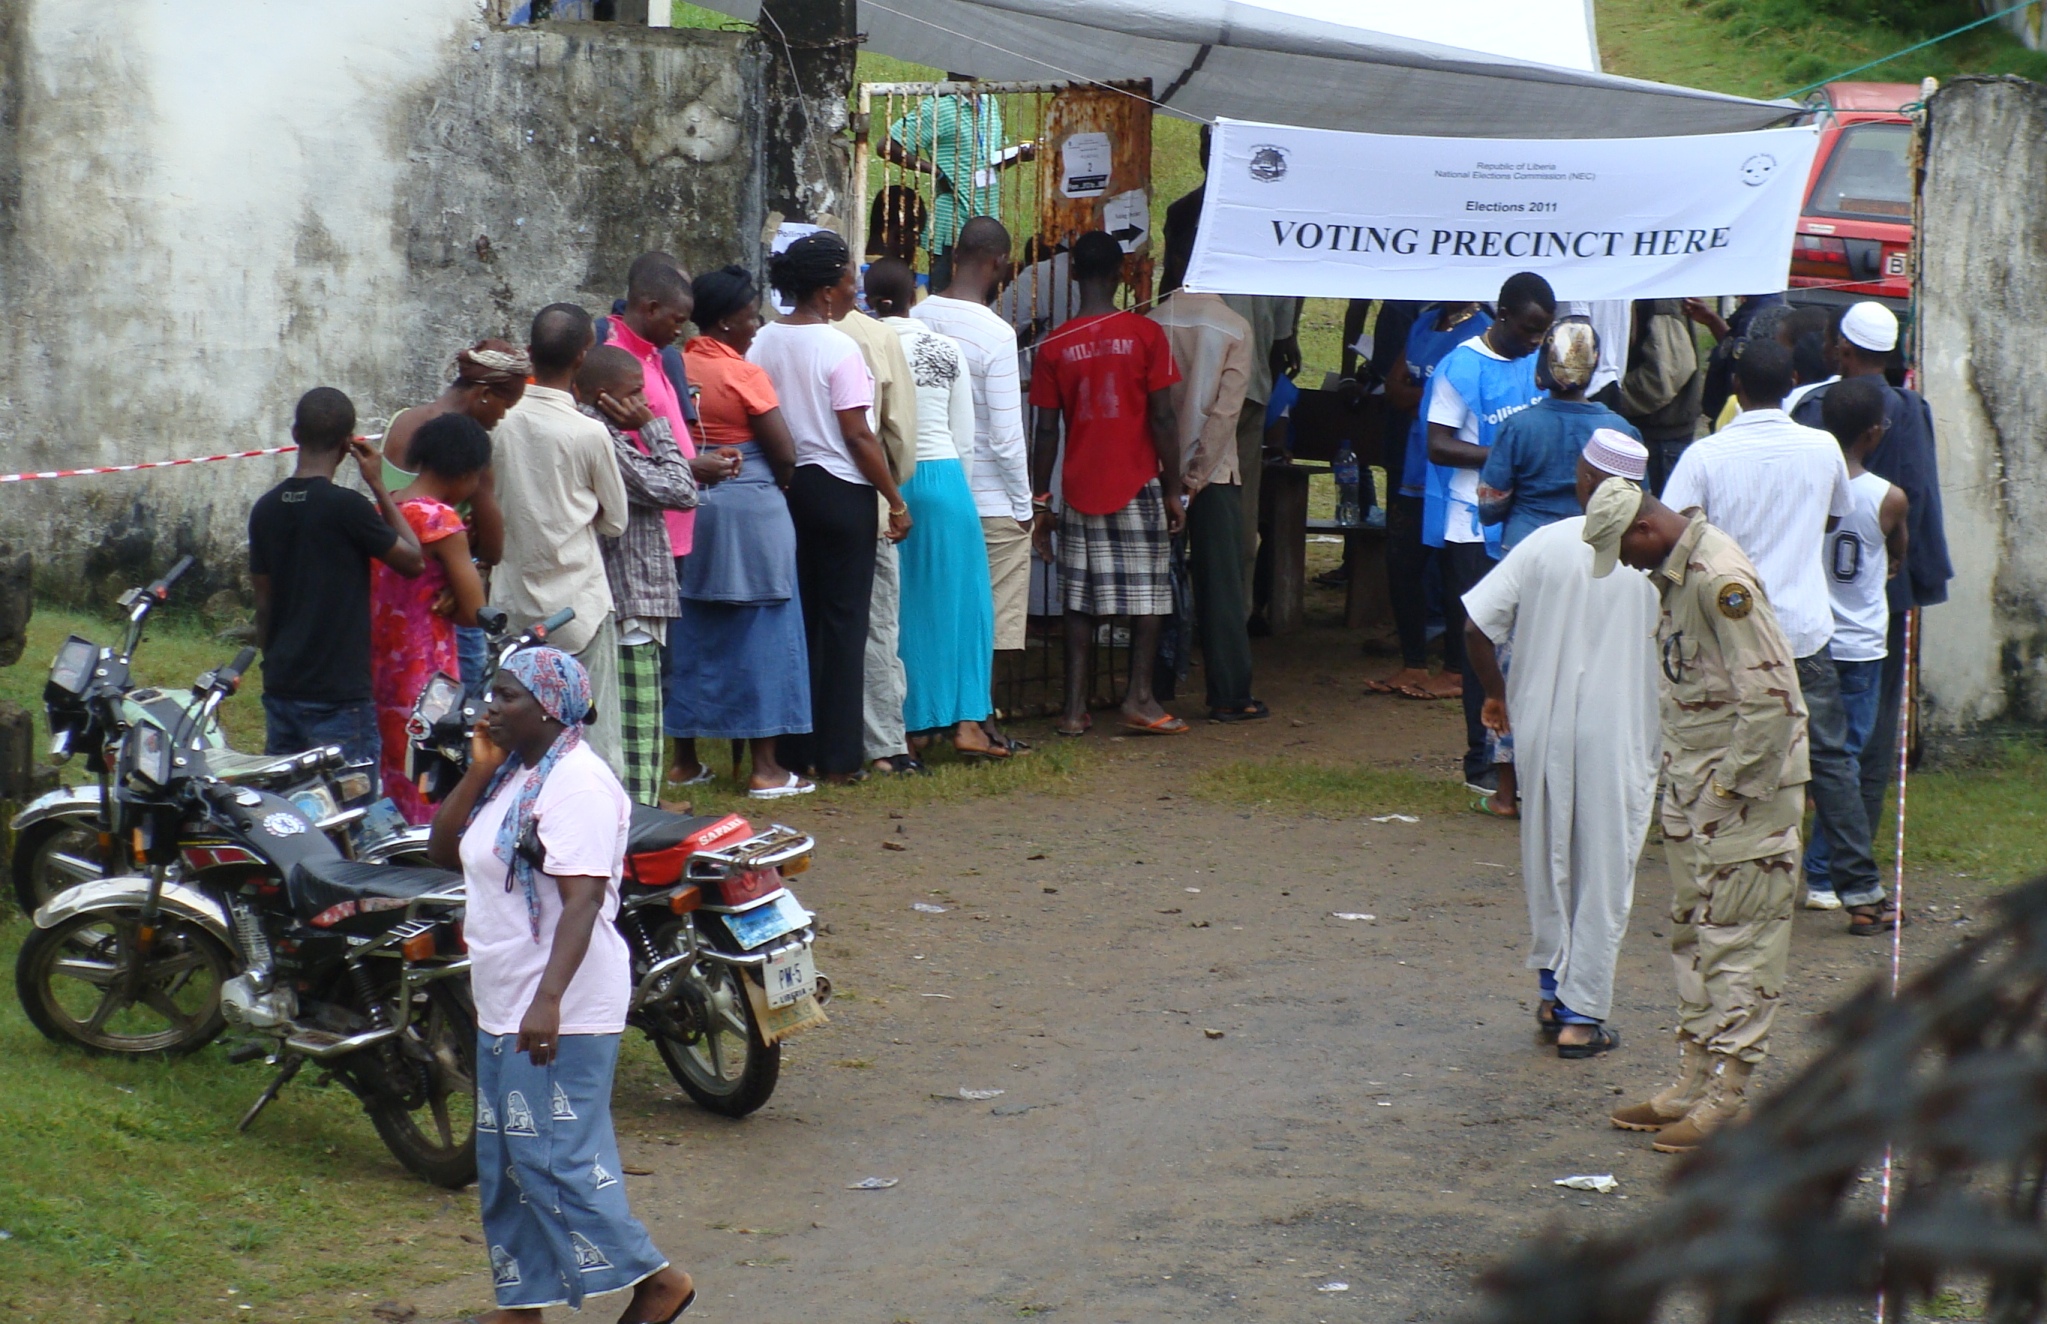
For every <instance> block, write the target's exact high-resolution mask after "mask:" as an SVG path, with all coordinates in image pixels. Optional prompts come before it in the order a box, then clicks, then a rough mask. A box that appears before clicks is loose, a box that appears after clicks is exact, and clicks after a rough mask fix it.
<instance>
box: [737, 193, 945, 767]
mask: <svg viewBox="0 0 2047 1324" xmlns="http://www.w3.org/2000/svg"><path fill="white" fill-rule="evenodd" d="M768 275H769V278H770V279H771V280H772V281H773V283H774V286H775V288H776V289H777V290H779V291H781V293H782V295H783V296H784V297H785V298H787V299H788V300H790V302H792V303H793V304H795V306H796V311H795V312H794V313H792V314H791V315H790V316H788V317H786V318H783V319H782V320H781V321H779V322H773V323H770V324H769V325H767V326H765V327H762V328H761V330H760V333H759V334H758V335H757V336H755V337H754V342H753V347H752V348H751V349H750V350H748V351H747V356H746V357H747V358H748V359H749V360H750V361H751V362H753V363H756V364H759V365H760V366H761V367H762V368H764V369H766V370H767V374H768V377H769V379H770V380H771V381H772V382H773V383H774V386H775V393H776V395H777V396H778V397H780V399H781V402H782V417H783V419H784V421H786V422H787V424H788V427H789V434H790V437H791V439H792V440H793V441H794V442H795V452H796V472H795V474H794V476H793V477H791V478H790V480H789V514H790V516H791V517H792V518H793V519H794V520H795V523H796V580H797V584H798V586H799V589H800V591H801V594H802V598H803V625H804V633H805V636H806V638H807V640H808V642H809V646H810V710H811V734H810V736H809V737H808V738H804V737H796V738H793V739H785V740H784V741H783V742H782V744H783V755H782V761H783V762H784V763H787V764H789V765H790V766H792V767H798V768H802V767H814V768H815V769H816V770H817V772H818V773H819V774H820V775H822V776H825V777H828V778H830V779H831V780H833V781H841V782H843V781H857V780H859V779H860V778H862V777H864V776H865V773H863V772H862V771H861V763H862V755H863V748H862V729H861V710H862V705H863V702H864V698H865V690H864V687H863V684H862V678H863V668H864V663H865V657H866V652H867V623H868V622H867V613H868V604H869V603H870V601H871V600H872V598H873V594H874V542H875V538H874V534H875V493H876V491H879V492H880V493H881V496H882V498H883V499H884V500H885V501H886V502H887V503H888V536H889V537H890V538H892V539H894V540H896V541H898V542H900V541H901V540H902V539H903V538H904V537H906V536H908V534H909V532H910V508H909V507H908V506H906V505H904V504H903V498H902V494H901V493H900V492H898V491H897V490H896V483H895V479H894V478H893V477H892V476H891V475H890V474H889V469H888V461H887V459H886V458H885V457H884V456H883V454H882V450H881V443H880V442H879V441H877V440H876V439H875V436H874V427H873V420H872V418H871V417H870V412H871V409H872V406H873V404H874V378H873V377H872V376H871V375H870V374H869V373H868V371H867V362H866V360H865V359H863V358H862V357H861V355H860V347H859V346H858V345H856V344H855V343H854V342H853V339H852V337H850V336H848V335H847V334H846V333H845V332H843V331H839V330H836V329H834V328H833V326H832V322H833V321H834V320H835V319H837V318H838V317H839V316H840V315H842V314H843V313H844V312H845V311H846V310H847V309H849V308H851V307H852V306H853V300H854V284H853V261H852V254H851V253H850V252H848V251H847V248H846V242H845V240H843V239H841V238H839V237H838V236H837V235H835V234H831V233H828V232H822V231H821V232H819V233H817V234H812V235H807V236H805V237H804V238H802V239H799V240H797V241H796V242H795V243H793V244H791V245H790V246H789V248H788V250H787V251H786V252H782V253H778V254H776V255H775V256H774V258H772V259H771V260H770V261H769V264H768Z"/></svg>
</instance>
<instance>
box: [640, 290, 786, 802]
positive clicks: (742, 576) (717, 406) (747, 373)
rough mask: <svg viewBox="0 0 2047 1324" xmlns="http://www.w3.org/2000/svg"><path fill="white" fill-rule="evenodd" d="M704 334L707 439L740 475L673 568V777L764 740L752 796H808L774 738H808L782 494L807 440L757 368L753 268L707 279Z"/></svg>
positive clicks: (705, 505) (701, 308)
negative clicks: (724, 749)
mask: <svg viewBox="0 0 2047 1324" xmlns="http://www.w3.org/2000/svg"><path fill="white" fill-rule="evenodd" d="M694 293H695V295H696V310H695V312H694V313H693V314H692V315H691V316H692V320H694V321H695V322H696V324H697V327H698V328H699V334H698V335H697V336H696V337H695V338H694V339H692V340H691V341H690V342H689V343H688V344H686V345H684V346H683V349H682V354H683V358H684V360H685V361H686V362H687V364H688V366H689V379H690V381H691V382H693V383H694V384H695V385H696V386H697V388H698V392H699V394H698V397H697V415H698V419H699V422H698V424H697V439H698V441H699V443H700V444H702V445H703V446H705V447H707V448H722V447H727V446H729V447H732V448H733V449H735V450H737V451H738V452H739V455H740V463H739V474H738V476H737V477H734V478H728V479H726V480H725V481H724V482H722V483H719V484H718V485H717V486H716V487H707V488H705V489H703V493H702V497H701V499H700V501H699V504H698V506H697V531H696V543H695V545H694V546H693V547H692V548H691V549H690V553H689V555H688V556H685V557H683V558H682V559H681V560H679V561H677V562H676V564H675V570H676V579H677V580H678V581H679V582H680V584H681V590H682V615H681V616H680V617H679V618H678V620H677V622H676V627H675V630H674V632H673V634H672V638H673V639H674V640H675V646H674V647H671V648H670V649H669V650H668V687H667V694H666V696H665V701H664V702H663V704H662V708H661V722H662V726H663V729H665V730H666V731H667V733H668V734H669V735H670V736H672V737H674V738H675V753H674V758H673V759H672V760H671V762H670V764H669V772H668V779H669V780H670V781H671V782H680V783H682V784H684V785H689V784H692V783H696V782H704V781H709V780H710V779H711V769H710V768H709V767H708V766H707V765H706V764H704V763H703V762H702V761H701V760H700V759H699V758H698V756H697V741H698V740H699V739H705V738H714V737H726V738H730V739H733V740H750V741H752V742H753V777H752V779H751V782H750V783H749V785H748V788H747V789H748V793H749V794H750V795H752V796H753V797H754V798H755V799H758V800H776V799H781V798H782V797H784V796H790V795H802V794H804V793H805V792H807V791H810V790H812V789H814V788H813V786H812V784H811V783H810V782H807V781H805V780H804V779H803V778H801V777H799V776H797V775H796V774H795V773H793V772H790V771H789V770H788V769H786V768H784V767H783V766H782V765H781V764H780V763H779V762H778V761H777V759H776V748H775V745H776V739H775V738H776V737H778V736H786V735H792V734H801V733H804V732H807V731H809V730H810V660H809V651H808V649H807V647H806V646H805V644H804V638H803V607H802V604H800V603H799V602H798V601H797V598H796V529H795V526H794V525H793V524H792V523H791V522H790V520H789V503H788V502H787V501H785V500H783V499H782V492H781V489H782V488H783V487H786V486H787V485H788V483H789V479H790V476H791V475H792V474H793V473H794V472H795V469H796V443H795V442H794V441H792V440H791V439H790V437H789V426H788V424H787V423H785V422H783V420H782V407H781V401H780V400H779V399H777V398H776V396H775V387H774V384H773V383H772V382H770V381H769V380H768V375H767V373H765V372H763V371H762V370H761V369H760V368H759V367H757V366H755V365H754V364H751V363H748V362H747V361H746V351H747V349H748V347H749V346H751V345H752V344H753V338H754V334H755V333H756V332H757V331H759V330H760V325H761V316H760V291H759V290H758V289H756V288H755V286H754V283H753V277H752V276H751V275H749V274H748V273H747V270H746V268H745V267H726V268H724V269H723V270H721V271H708V272H705V273H704V274H703V275H701V276H699V277H697V278H696V284H695V290H694Z"/></svg>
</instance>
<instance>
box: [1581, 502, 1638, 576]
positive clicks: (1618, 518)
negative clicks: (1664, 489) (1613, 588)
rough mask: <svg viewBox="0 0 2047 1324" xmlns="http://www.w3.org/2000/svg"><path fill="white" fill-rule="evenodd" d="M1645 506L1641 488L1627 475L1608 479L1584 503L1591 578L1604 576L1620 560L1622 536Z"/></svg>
mask: <svg viewBox="0 0 2047 1324" xmlns="http://www.w3.org/2000/svg"><path fill="white" fill-rule="evenodd" d="M1641 509H1642V489H1641V488H1639V487H1637V486H1635V485H1634V484H1633V483H1631V482H1629V481H1628V480H1627V479H1625V478H1609V479H1607V480H1606V481H1605V482H1603V483H1601V484H1600V485H1599V487H1598V488H1597V489H1596V490H1594V492H1593V493H1592V500H1591V501H1589V502H1587V503H1586V505H1585V533H1584V538H1585V541H1586V543H1587V544H1589V545H1590V546H1591V548H1592V577H1593V578H1594V579H1605V578H1606V577H1607V576H1608V575H1610V574H1612V573H1613V568H1614V565H1615V564H1616V563H1617V562H1618V561H1619V560H1620V555H1621V535H1622V534H1623V533H1626V532H1627V531H1628V526H1629V525H1630V524H1633V523H1634V522H1635V516H1636V514H1637V513H1638V512H1640V510H1641Z"/></svg>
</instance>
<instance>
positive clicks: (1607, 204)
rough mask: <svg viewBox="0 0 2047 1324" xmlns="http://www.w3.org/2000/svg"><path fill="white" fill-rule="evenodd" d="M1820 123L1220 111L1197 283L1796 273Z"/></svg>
mask: <svg viewBox="0 0 2047 1324" xmlns="http://www.w3.org/2000/svg"><path fill="white" fill-rule="evenodd" d="M1818 142H1819V130H1818V129H1817V128H1795V129H1763V130H1759V131H1756V132H1752V133H1710V134H1697V135H1693V136H1689V137H1677V138H1580V139H1570V140H1566V141H1561V142H1551V141H1535V140H1530V139H1523V138H1506V139H1493V138H1396V137H1387V136H1384V135H1380V134H1372V133H1343V132H1339V131H1336V130H1331V129H1302V128H1291V127H1287V126H1284V125H1276V124H1255V123H1250V122H1247V121H1243V120H1222V121H1220V122H1218V123H1217V125H1216V127H1215V138H1214V144H1213V146H1212V148H1211V150H1210V154H1209V161H1210V164H1209V171H1208V185H1207V191H1206V193H1205V195H1204V201H1203V204H1202V216H1201V227H1200V231H1199V233H1198V235H1197V237H1196V240H1195V246H1194V260H1193V264H1192V266H1191V267H1190V268H1189V270H1188V274H1187V284H1188V286H1189V287H1190V288H1192V289H1197V290H1211V291H1215V292H1218V293H1228V294H1286V295H1308V296H1311V297H1317V298H1338V299H1342V298H1352V299H1363V298H1372V299H1424V300H1426V299H1491V298H1493V297H1495V296H1496V295H1498V294H1499V291H1500V283H1501V282H1502V281H1503V280H1505V279H1506V278H1507V277H1508V276H1510V275H1512V274H1513V273H1514V272H1516V271H1534V272H1538V273H1540V274H1541V275H1543V276H1545V277H1547V278H1548V280H1549V282H1550V285H1551V286H1552V287H1553V288H1554V289H1555V290H1556V294H1557V297H1558V298H1560V299H1670V298H1683V297H1687V296H1694V295H1696V296H1700V297H1706V296H1711V295H1723V294H1760V293H1767V292H1770V291H1775V290H1781V289H1783V288H1785V286H1786V285H1787V284H1788V283H1789V275H1790V268H1791V245H1792V236H1793V233H1794V230H1795V227H1796V225H1797V221H1798V211H1799V206H1800V203H1801V201H1802V199H1803V196H1804V191H1805V180H1806V175H1807V174H1808V173H1809V172H1810V170H1811V168H1812V158H1813V151H1814V148H1815V147H1816V146H1817V144H1818Z"/></svg>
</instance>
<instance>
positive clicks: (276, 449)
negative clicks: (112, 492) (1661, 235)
mask: <svg viewBox="0 0 2047 1324" xmlns="http://www.w3.org/2000/svg"><path fill="white" fill-rule="evenodd" d="M297 449H298V447H296V446H266V447H264V448H263V449H262V450H260V451H229V452H228V453H227V454H225V455H195V456H193V457H192V458H191V459H189V460H150V461H148V462H146V463H144V464H103V465H100V466H98V467H97V468H93V469H44V470H42V471H41V472H38V473H21V474H0V483H26V482H29V481H30V480H32V479H36V478H84V477H86V476H88V475H90V474H129V473H134V472H135V471H136V470H138V469H174V468H176V467H177V466H179V465H181V464H211V463H213V462H214V461H215V460H253V459H255V458H256V457H257V456H259V455H283V454H286V453H287V452H290V451H295V450H297Z"/></svg>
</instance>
